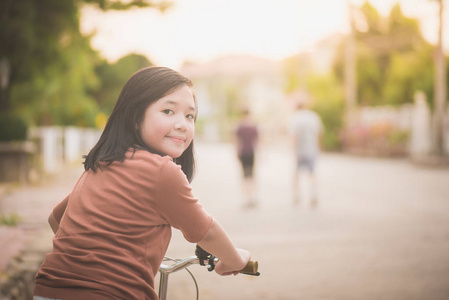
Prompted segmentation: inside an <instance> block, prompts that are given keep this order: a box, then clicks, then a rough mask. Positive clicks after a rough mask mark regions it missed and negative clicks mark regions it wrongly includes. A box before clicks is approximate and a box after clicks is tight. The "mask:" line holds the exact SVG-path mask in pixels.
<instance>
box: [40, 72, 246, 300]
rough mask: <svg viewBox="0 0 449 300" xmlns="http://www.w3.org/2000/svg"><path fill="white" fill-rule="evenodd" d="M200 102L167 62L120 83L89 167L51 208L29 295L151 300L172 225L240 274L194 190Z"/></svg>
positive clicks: (239, 253)
mask: <svg viewBox="0 0 449 300" xmlns="http://www.w3.org/2000/svg"><path fill="white" fill-rule="evenodd" d="M196 114H197V103H196V99H195V95H194V93H193V91H192V83H191V81H190V80H189V79H187V78H186V77H184V76H182V75H181V74H179V73H178V72H176V71H173V70H171V69H168V68H164V67H149V68H145V69H142V70H140V71H138V72H136V73H135V74H134V75H133V76H131V78H130V79H129V80H128V81H127V82H126V84H125V85H124V87H123V89H122V91H121V93H120V96H119V98H118V100H117V103H116V105H115V108H114V110H113V112H112V114H111V116H110V117H109V120H108V122H107V124H106V127H105V129H104V131H103V134H102V135H101V137H100V139H99V141H98V142H97V144H96V145H95V147H94V148H92V150H91V151H90V152H89V154H88V155H87V156H86V157H85V161H84V168H85V172H84V173H83V174H82V175H81V177H80V179H79V180H78V182H77V183H76V185H75V187H74V189H73V191H72V193H71V194H70V195H69V196H67V197H66V198H65V199H64V200H63V201H62V202H61V203H59V204H58V205H57V206H56V207H55V208H54V210H53V212H52V213H51V215H50V217H49V223H50V226H51V227H52V229H53V231H54V232H55V237H54V240H53V251H52V252H51V253H49V254H47V256H46V258H45V260H44V262H43V263H42V265H41V267H40V269H39V271H38V273H37V275H36V285H35V288H34V293H33V294H34V299H85V300H89V299H95V300H102V299H108V300H109V299H157V295H156V292H155V289H154V277H155V275H156V273H157V272H158V270H159V266H160V264H161V262H162V259H163V257H164V254H165V252H166V250H167V247H168V244H169V242H170V238H171V227H175V228H177V229H179V230H181V232H182V233H183V235H184V237H185V238H186V239H187V240H188V241H189V242H192V243H197V244H199V245H200V246H201V247H202V248H203V249H205V250H206V251H208V252H210V253H212V254H214V255H215V256H216V257H218V258H219V259H220V261H219V262H218V264H217V265H216V267H215V271H216V272H217V273H218V274H220V275H230V274H234V275H236V274H237V273H238V271H239V270H241V269H243V268H244V267H245V265H246V263H247V262H248V260H249V258H250V254H249V252H248V251H245V250H242V249H238V248H235V246H234V245H233V243H232V242H231V240H230V239H229V237H228V236H227V234H226V233H225V231H224V230H223V229H222V227H221V226H220V225H219V224H218V222H217V221H216V220H214V219H213V217H212V216H211V215H209V214H208V213H207V212H206V211H205V210H204V209H203V207H202V206H201V205H200V204H199V203H198V200H197V199H196V198H195V197H194V196H193V194H192V191H191V187H190V185H189V183H190V182H191V180H192V178H193V175H194V171H195V170H194V167H195V160H194V155H193V154H194V147H193V136H194V125H195V120H196Z"/></svg>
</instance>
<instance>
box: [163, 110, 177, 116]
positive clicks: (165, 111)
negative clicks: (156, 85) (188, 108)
mask: <svg viewBox="0 0 449 300" xmlns="http://www.w3.org/2000/svg"><path fill="white" fill-rule="evenodd" d="M162 112H163V113H164V114H166V115H172V114H174V112H173V111H172V110H171V109H164V110H163V111H162Z"/></svg>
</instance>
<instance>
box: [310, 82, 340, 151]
mask: <svg viewBox="0 0 449 300" xmlns="http://www.w3.org/2000/svg"><path fill="white" fill-rule="evenodd" d="M307 89H308V91H309V93H310V95H311V96H312V98H313V100H314V101H313V110H315V111H316V112H317V113H318V114H319V115H320V117H321V119H322V121H323V125H324V136H323V147H324V149H326V150H338V149H339V148H340V140H339V134H340V130H341V129H342V127H343V112H344V105H343V103H344V102H343V90H342V87H341V85H340V84H339V83H338V81H337V79H336V77H335V75H334V74H327V75H316V74H310V75H309V76H308V78H307Z"/></svg>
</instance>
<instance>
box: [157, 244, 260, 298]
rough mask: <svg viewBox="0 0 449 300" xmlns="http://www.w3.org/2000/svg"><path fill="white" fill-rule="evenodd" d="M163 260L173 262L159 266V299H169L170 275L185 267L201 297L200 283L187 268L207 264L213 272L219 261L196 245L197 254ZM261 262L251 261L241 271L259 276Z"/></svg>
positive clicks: (197, 293) (197, 294)
mask: <svg viewBox="0 0 449 300" xmlns="http://www.w3.org/2000/svg"><path fill="white" fill-rule="evenodd" d="M163 261H172V262H174V263H173V264H169V265H166V264H164V263H162V264H161V266H160V268H159V274H160V281H159V294H158V296H159V300H166V299H167V288H168V276H169V275H170V274H171V273H174V272H177V271H180V270H183V269H185V270H186V271H187V272H188V273H189V274H190V276H192V279H193V282H194V283H195V288H196V299H197V300H198V299H199V289H198V283H197V282H196V279H195V277H194V276H193V274H192V272H190V270H189V269H187V267H188V266H190V265H194V264H199V265H201V266H205V267H206V268H207V270H208V271H209V272H212V271H213V270H214V268H215V263H217V262H218V258H216V257H214V256H213V255H212V254H210V253H208V252H207V251H205V250H204V249H202V248H201V247H200V246H198V245H197V246H196V250H195V255H193V256H189V257H187V258H183V259H174V258H170V257H167V256H165V257H164V260H163ZM258 268H259V264H258V262H257V261H251V260H250V261H249V262H248V264H247V265H246V267H245V268H243V270H241V271H240V273H241V274H245V275H252V276H259V275H260V273H259V272H258Z"/></svg>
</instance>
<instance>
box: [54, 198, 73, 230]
mask: <svg viewBox="0 0 449 300" xmlns="http://www.w3.org/2000/svg"><path fill="white" fill-rule="evenodd" d="M69 197H70V194H69V195H67V197H65V198H64V200H62V201H61V202H59V203H58V205H56V206H55V208H53V216H54V217H55V219H56V221H58V224H59V223H60V222H61V219H62V216H63V215H64V212H65V209H66V208H67V203H68V202H69Z"/></svg>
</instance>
